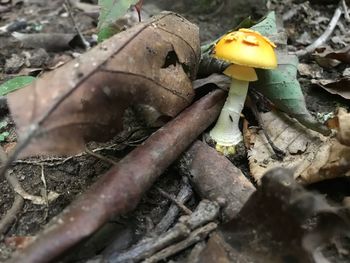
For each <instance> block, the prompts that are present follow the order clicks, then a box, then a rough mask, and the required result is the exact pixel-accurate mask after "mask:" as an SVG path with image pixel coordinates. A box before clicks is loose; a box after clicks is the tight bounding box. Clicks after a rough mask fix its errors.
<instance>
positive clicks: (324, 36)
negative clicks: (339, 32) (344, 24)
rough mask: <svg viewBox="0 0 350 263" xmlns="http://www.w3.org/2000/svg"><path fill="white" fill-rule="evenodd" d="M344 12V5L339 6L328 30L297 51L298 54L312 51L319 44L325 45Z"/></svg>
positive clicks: (303, 54) (299, 55)
mask: <svg viewBox="0 0 350 263" xmlns="http://www.w3.org/2000/svg"><path fill="white" fill-rule="evenodd" d="M342 13H343V12H342V7H341V6H338V7H337V9H336V10H335V12H334V14H333V17H332V19H331V21H330V22H329V24H328V26H327V28H326V30H325V31H324V32H323V34H322V35H321V36H320V37H319V38H317V39H316V40H315V41H314V42H313V43H312V44H311V45H309V46H307V47H306V48H305V49H303V50H299V51H297V52H296V55H297V56H298V57H302V56H305V55H307V54H310V53H312V52H313V51H314V50H315V49H316V48H318V47H319V46H321V45H323V44H324V43H325V42H326V41H327V40H328V39H329V37H330V36H331V35H332V33H333V31H334V29H335V27H336V25H337V23H338V21H339V19H340V17H341V15H342Z"/></svg>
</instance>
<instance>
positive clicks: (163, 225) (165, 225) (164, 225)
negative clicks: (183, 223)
mask: <svg viewBox="0 0 350 263" xmlns="http://www.w3.org/2000/svg"><path fill="white" fill-rule="evenodd" d="M192 195H193V190H192V187H191V185H190V184H189V183H188V179H187V177H185V176H184V177H183V183H182V187H181V189H180V191H179V193H178V195H177V196H176V201H177V202H178V203H181V204H184V203H186V202H187V201H188V200H189V199H190V198H191V197H192ZM179 212H180V207H179V206H178V205H177V204H172V205H171V206H170V207H169V209H168V212H167V213H166V214H165V216H164V217H163V218H162V220H160V222H159V223H158V224H157V225H156V227H155V228H154V230H153V231H152V235H160V234H161V233H164V232H165V231H167V230H168V229H169V227H170V226H171V225H172V224H173V223H174V221H175V218H176V217H177V216H178V214H179Z"/></svg>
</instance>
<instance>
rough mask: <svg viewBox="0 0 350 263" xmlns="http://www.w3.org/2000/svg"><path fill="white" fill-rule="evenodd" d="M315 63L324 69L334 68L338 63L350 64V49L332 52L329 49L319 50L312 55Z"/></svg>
mask: <svg viewBox="0 0 350 263" xmlns="http://www.w3.org/2000/svg"><path fill="white" fill-rule="evenodd" d="M314 57H315V60H316V62H317V63H318V64H319V65H320V66H321V67H324V68H334V67H336V66H338V65H339V64H340V63H346V64H350V47H349V46H348V47H345V48H343V49H341V50H338V51H334V50H331V49H330V48H329V47H326V48H319V49H317V50H316V54H315V55H314Z"/></svg>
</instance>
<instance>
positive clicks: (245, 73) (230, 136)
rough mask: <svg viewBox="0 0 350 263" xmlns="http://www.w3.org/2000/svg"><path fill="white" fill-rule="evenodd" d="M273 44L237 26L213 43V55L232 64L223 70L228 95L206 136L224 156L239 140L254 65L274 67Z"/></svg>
mask: <svg viewBox="0 0 350 263" xmlns="http://www.w3.org/2000/svg"><path fill="white" fill-rule="evenodd" d="M275 47H276V46H275V44H274V43H272V42H271V41H270V40H269V39H268V38H266V37H264V36H262V35H261V34H260V33H258V32H256V31H253V30H250V29H246V28H241V29H239V31H234V32H231V33H228V34H226V35H224V36H223V37H222V38H221V39H220V40H219V41H218V42H217V43H216V45H215V47H214V49H213V56H214V57H215V58H217V59H221V60H224V61H227V62H229V63H233V64H231V65H230V66H228V67H227V68H226V69H225V71H224V72H223V73H224V74H225V75H227V76H229V77H231V78H232V81H231V85H230V89H229V92H228V97H227V99H226V102H225V105H224V107H223V108H222V111H221V113H220V116H219V118H218V120H217V122H216V125H215V127H214V128H213V129H212V130H211V131H210V133H209V135H210V137H211V138H212V139H213V140H214V141H215V142H216V149H217V150H218V151H219V152H222V153H224V154H225V155H230V154H234V153H235V146H236V145H237V144H239V143H240V142H241V141H242V134H241V132H240V130H239V128H238V122H239V117H240V114H241V111H242V109H243V106H244V102H245V98H246V96H247V91H248V86H249V82H250V81H256V80H257V79H258V77H257V75H256V72H255V70H254V68H263V69H273V68H276V67H277V58H276V55H275V52H274V48H275Z"/></svg>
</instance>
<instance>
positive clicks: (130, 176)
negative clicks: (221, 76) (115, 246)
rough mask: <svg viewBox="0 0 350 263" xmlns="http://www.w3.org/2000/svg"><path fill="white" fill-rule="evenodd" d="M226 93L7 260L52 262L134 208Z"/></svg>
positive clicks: (122, 166)
mask: <svg viewBox="0 0 350 263" xmlns="http://www.w3.org/2000/svg"><path fill="white" fill-rule="evenodd" d="M224 94H225V93H224V92H223V91H221V90H216V91H213V92H212V93H210V94H208V95H206V96H205V97H203V98H202V99H201V100H199V101H197V102H196V103H194V104H193V105H192V106H190V107H189V108H188V109H187V110H185V111H184V112H182V113H181V114H180V115H179V116H178V117H176V118H175V119H174V120H173V121H171V122H169V123H168V124H166V125H165V126H164V127H163V128H161V129H159V130H158V131H157V132H155V133H154V134H153V135H151V136H150V137H149V138H148V139H147V141H146V142H145V143H144V144H142V145H141V146H139V147H137V148H136V149H135V150H134V151H132V152H131V153H130V154H128V155H127V156H126V157H125V158H124V159H122V160H121V161H120V162H119V163H118V165H116V166H114V167H113V168H112V169H110V170H109V171H108V172H107V173H106V174H105V175H103V176H102V177H101V178H100V179H99V180H98V181H97V182H96V183H95V184H94V185H93V186H92V187H91V188H90V189H89V190H88V191H86V192H85V193H84V194H82V195H81V196H80V198H78V199H77V200H75V201H74V202H73V203H72V204H71V205H70V206H68V207H67V208H66V209H65V210H64V211H63V212H62V213H61V214H60V215H59V216H57V217H56V218H54V219H53V220H52V221H51V222H50V223H49V225H48V226H47V227H46V229H45V230H44V231H43V232H42V233H40V234H39V235H38V238H37V239H36V240H35V241H34V242H33V243H32V244H30V245H29V246H28V247H26V248H25V249H24V250H22V251H21V252H18V253H17V254H16V255H14V257H13V258H12V259H10V260H9V261H8V262H13V263H14V262H16V263H42V262H50V261H52V260H53V259H55V258H57V257H58V256H59V255H61V254H62V253H63V252H65V251H66V250H68V249H69V248H71V247H72V246H74V245H76V244H77V243H78V242H79V241H81V240H83V239H84V238H86V237H87V236H89V235H91V234H92V233H93V232H94V231H96V230H97V229H98V228H99V227H101V226H102V225H103V224H104V223H105V222H106V221H108V220H109V219H110V218H111V216H112V215H120V214H124V213H126V212H128V211H131V210H133V209H134V208H135V207H136V205H137V204H138V202H139V201H140V199H141V197H142V195H143V194H144V193H145V192H146V191H147V190H148V189H149V188H150V186H151V185H152V184H153V182H154V181H155V180H156V179H157V178H158V177H159V175H160V174H161V173H162V172H163V171H164V170H165V169H166V168H167V167H168V166H169V165H170V164H171V163H172V162H173V161H174V160H175V159H176V158H177V157H178V156H179V155H180V154H181V153H182V152H183V151H184V150H185V149H186V148H187V147H188V145H189V144H190V143H191V142H192V141H194V140H195V139H196V137H197V136H199V135H200V134H201V133H202V132H203V131H204V130H205V129H206V128H207V127H208V126H209V125H210V124H211V123H212V122H213V121H214V120H215V119H216V118H217V116H218V114H219V112H220V110H221V107H222V105H223V101H224V97H225V96H224Z"/></svg>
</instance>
